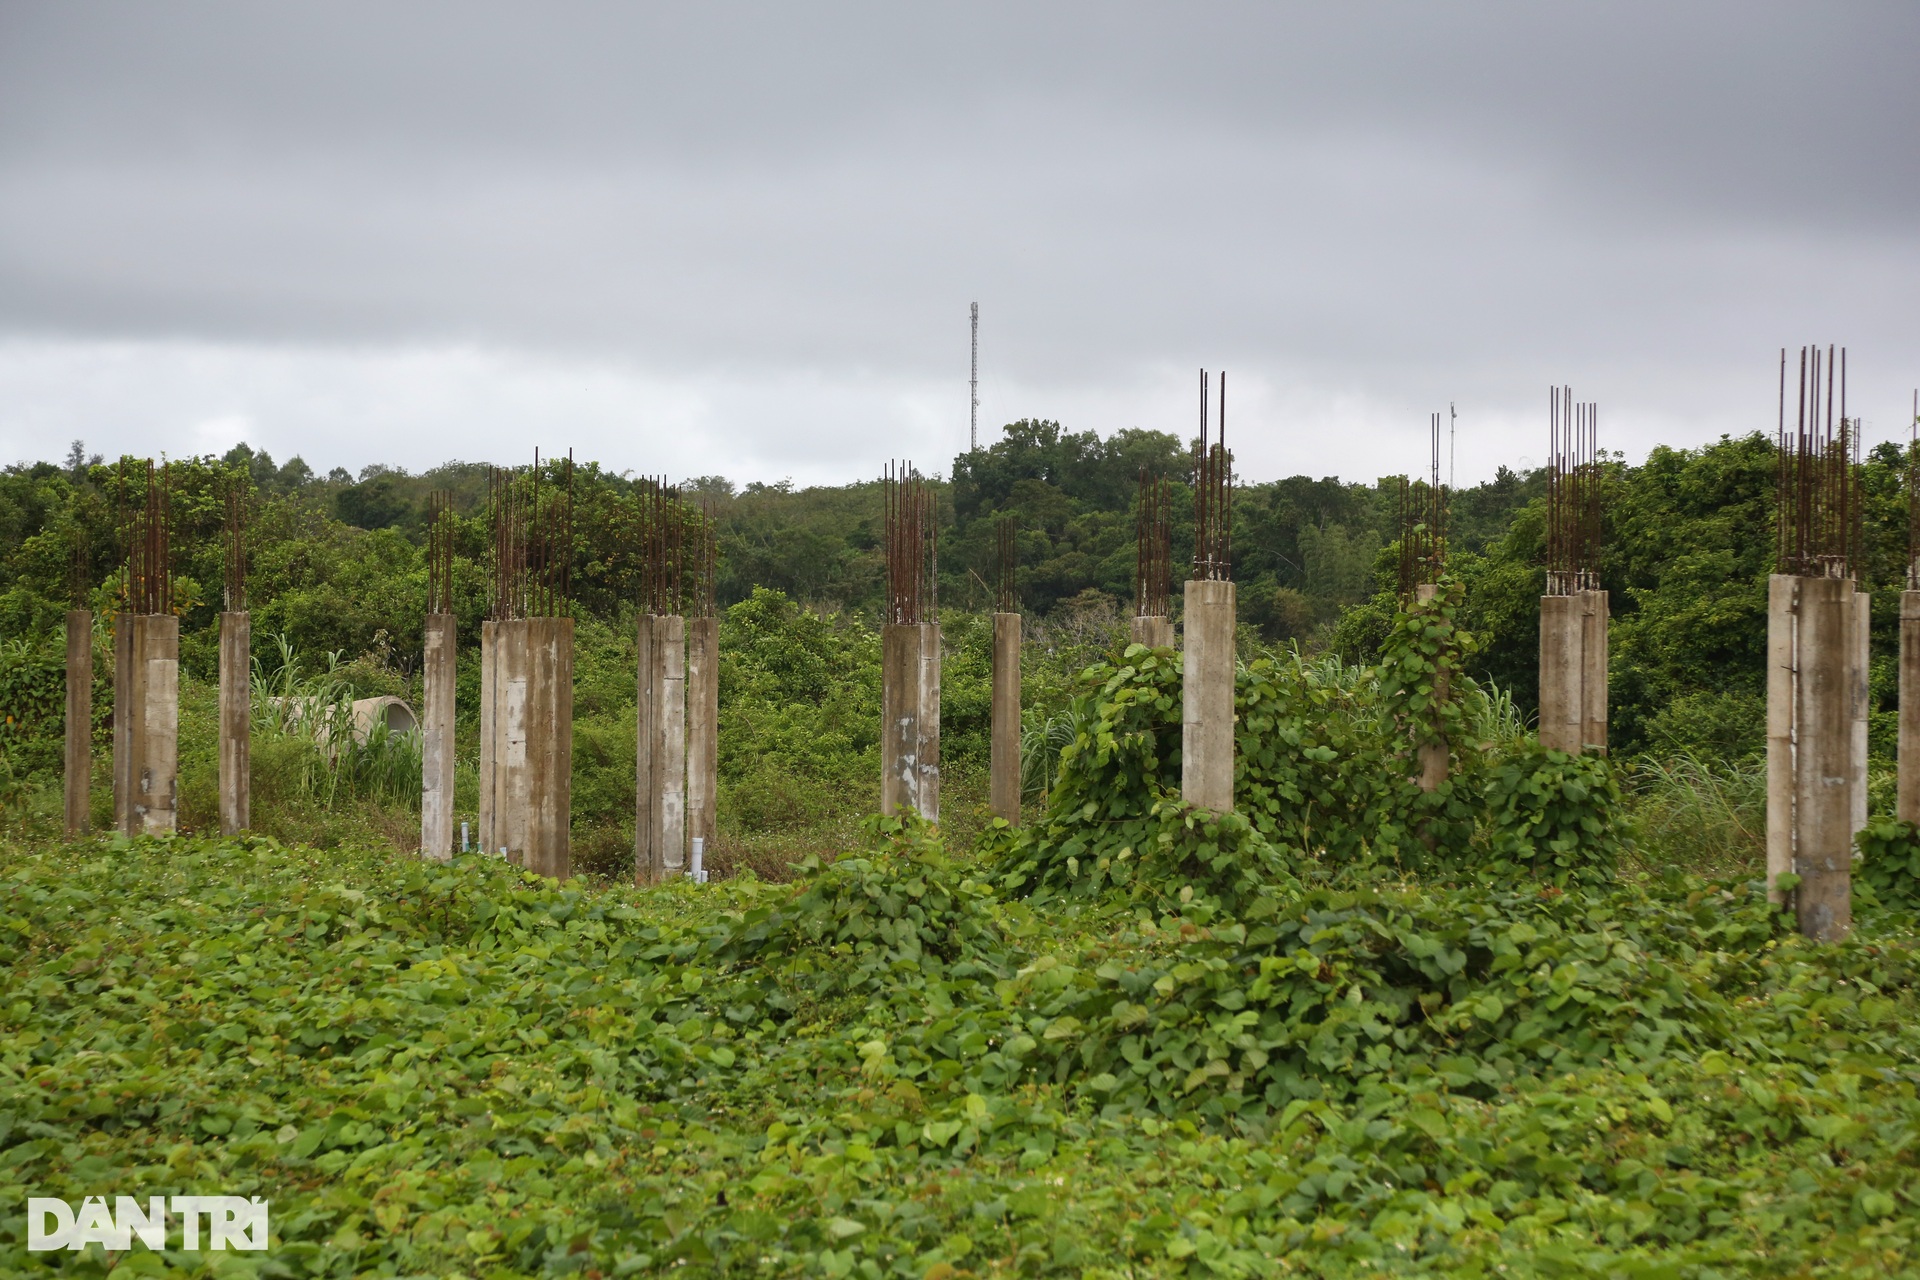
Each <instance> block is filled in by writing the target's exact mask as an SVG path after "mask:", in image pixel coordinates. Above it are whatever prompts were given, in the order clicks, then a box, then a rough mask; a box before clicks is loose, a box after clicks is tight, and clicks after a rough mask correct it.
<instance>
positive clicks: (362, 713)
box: [353, 696, 419, 742]
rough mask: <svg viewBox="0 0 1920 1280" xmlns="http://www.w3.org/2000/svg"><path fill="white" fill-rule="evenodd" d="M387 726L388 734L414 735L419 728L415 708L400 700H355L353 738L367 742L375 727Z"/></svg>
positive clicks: (388, 697)
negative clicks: (414, 712)
mask: <svg viewBox="0 0 1920 1280" xmlns="http://www.w3.org/2000/svg"><path fill="white" fill-rule="evenodd" d="M378 724H385V725H386V727H387V732H388V733H412V732H413V731H414V729H416V728H417V727H418V726H419V721H418V720H417V719H416V718H415V716H414V714H413V708H412V707H410V706H408V705H407V704H406V702H405V701H404V700H402V699H400V698H395V697H392V696H387V697H381V698H355V699H354V700H353V737H354V741H356V742H365V741H366V740H367V739H368V738H369V737H371V736H372V735H373V728H374V726H375V725H378Z"/></svg>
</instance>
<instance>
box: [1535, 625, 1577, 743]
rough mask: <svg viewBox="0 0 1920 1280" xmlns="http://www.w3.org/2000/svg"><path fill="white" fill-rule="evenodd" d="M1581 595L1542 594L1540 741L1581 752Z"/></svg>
mask: <svg viewBox="0 0 1920 1280" xmlns="http://www.w3.org/2000/svg"><path fill="white" fill-rule="evenodd" d="M1580 603H1581V601H1580V597H1578V596H1541V597H1540V745H1541V746H1543V747H1545V748H1547V749H1548V750H1549V751H1564V752H1566V753H1567V754H1569V755H1578V754H1579V752H1580V746H1581V742H1582V738H1581V731H1582V730H1583V729H1584V728H1585V719H1586V698H1585V696H1584V694H1585V691H1584V689H1583V688H1582V687H1581V686H1582V683H1583V681H1582V677H1583V676H1584V675H1585V674H1586V662H1585V657H1586V653H1585V650H1586V636H1585V621H1586V620H1585V618H1584V617H1582V616H1581V615H1582V612H1583V611H1582V610H1581V609H1580V608H1579V605H1580Z"/></svg>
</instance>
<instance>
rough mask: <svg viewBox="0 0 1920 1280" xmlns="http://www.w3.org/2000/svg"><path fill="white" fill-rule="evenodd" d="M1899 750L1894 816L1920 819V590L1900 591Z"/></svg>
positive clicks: (1909, 820)
mask: <svg viewBox="0 0 1920 1280" xmlns="http://www.w3.org/2000/svg"><path fill="white" fill-rule="evenodd" d="M1899 751H1900V763H1899V775H1898V791H1897V793H1896V795H1895V799H1894V816H1895V817H1897V818H1899V819H1900V821H1902V822H1920V591H1903V592H1901V593H1900V745H1899Z"/></svg>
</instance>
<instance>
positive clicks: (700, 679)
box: [687, 618, 720, 857]
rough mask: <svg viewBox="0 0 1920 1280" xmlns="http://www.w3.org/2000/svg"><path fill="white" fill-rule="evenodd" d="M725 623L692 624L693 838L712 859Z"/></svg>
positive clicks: (690, 760)
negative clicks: (721, 629) (722, 638)
mask: <svg viewBox="0 0 1920 1280" xmlns="http://www.w3.org/2000/svg"><path fill="white" fill-rule="evenodd" d="M719 792H720V620H719V619H718V618H690V619H688V621H687V839H688V848H689V849H691V848H692V841H693V840H695V839H699V840H701V841H703V842H704V844H703V845H702V847H703V848H704V849H705V850H706V852H707V855H708V856H709V857H711V856H712V854H713V842H714V838H715V837H716V836H717V835H718V834H719V813H718V809H717V807H716V806H717V802H718V798H719Z"/></svg>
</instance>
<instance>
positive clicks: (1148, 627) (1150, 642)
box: [1132, 614, 1173, 649]
mask: <svg viewBox="0 0 1920 1280" xmlns="http://www.w3.org/2000/svg"><path fill="white" fill-rule="evenodd" d="M1132 631H1133V636H1132V639H1133V643H1135V644H1143V645H1145V646H1147V648H1149V649H1171V648H1173V619H1172V618H1155V617H1149V616H1147V615H1145V614H1135V615H1134V618H1133V626H1132Z"/></svg>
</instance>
